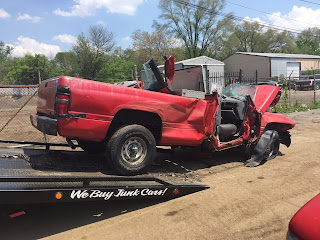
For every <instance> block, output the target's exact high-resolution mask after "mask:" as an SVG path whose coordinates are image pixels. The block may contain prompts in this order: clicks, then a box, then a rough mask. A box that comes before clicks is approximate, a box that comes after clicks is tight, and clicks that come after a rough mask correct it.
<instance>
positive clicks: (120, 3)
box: [54, 0, 144, 17]
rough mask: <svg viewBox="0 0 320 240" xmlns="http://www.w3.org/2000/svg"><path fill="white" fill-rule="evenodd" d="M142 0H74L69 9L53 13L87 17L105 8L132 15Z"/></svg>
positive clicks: (108, 10)
mask: <svg viewBox="0 0 320 240" xmlns="http://www.w3.org/2000/svg"><path fill="white" fill-rule="evenodd" d="M143 1H144V0H75V2H76V3H78V4H76V5H74V6H72V7H71V9H70V11H63V10H61V9H60V8H58V9H56V10H55V11H54V13H55V14H57V15H60V16H64V17H71V16H78V17H87V16H92V15H93V14H94V13H95V10H97V9H100V8H105V9H106V10H107V12H110V13H121V14H127V15H134V14H135V12H136V9H137V7H138V6H139V5H140V4H141V3H143Z"/></svg>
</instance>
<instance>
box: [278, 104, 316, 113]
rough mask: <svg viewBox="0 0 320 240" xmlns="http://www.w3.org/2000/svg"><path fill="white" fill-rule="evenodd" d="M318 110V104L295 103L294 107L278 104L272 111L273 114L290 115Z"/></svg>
mask: <svg viewBox="0 0 320 240" xmlns="http://www.w3.org/2000/svg"><path fill="white" fill-rule="evenodd" d="M318 108H320V102H317V103H316V104H314V103H308V104H306V103H301V104H298V103H296V104H295V105H294V106H291V107H288V106H287V104H286V103H284V104H281V103H279V104H278V105H277V106H276V107H275V108H274V109H272V110H273V112H277V113H291V112H303V111H308V110H311V109H318Z"/></svg>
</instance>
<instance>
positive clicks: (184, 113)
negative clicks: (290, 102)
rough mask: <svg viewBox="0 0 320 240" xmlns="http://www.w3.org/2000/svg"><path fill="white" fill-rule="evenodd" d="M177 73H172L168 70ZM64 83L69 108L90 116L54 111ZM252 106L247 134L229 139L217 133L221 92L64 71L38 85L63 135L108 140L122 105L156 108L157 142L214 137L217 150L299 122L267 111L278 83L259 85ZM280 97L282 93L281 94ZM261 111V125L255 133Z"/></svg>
mask: <svg viewBox="0 0 320 240" xmlns="http://www.w3.org/2000/svg"><path fill="white" fill-rule="evenodd" d="M169 75H170V78H171V77H173V76H172V73H170V74H169ZM58 86H64V87H67V88H69V89H70V100H69V106H68V114H85V118H83V117H81V118H72V117H71V118H69V117H59V116H55V110H54V108H55V102H56V96H55V94H56V91H57V90H56V89H57V87H58ZM256 87H257V91H256V95H255V98H254V102H253V103H254V105H252V106H251V107H250V108H249V110H248V112H247V118H246V121H245V123H244V127H243V130H244V131H243V135H242V136H241V137H239V138H238V139H236V140H233V141H232V142H228V143H220V141H219V140H218V139H217V137H216V136H214V125H215V117H216V113H217V111H218V109H219V101H218V94H217V93H215V94H213V95H211V96H206V99H196V98H188V97H182V96H177V95H173V94H165V93H160V92H154V91H148V90H143V89H138V88H130V87H125V86H121V85H114V84H109V83H102V82H96V81H92V80H85V79H80V78H73V77H66V76H61V77H57V78H53V79H49V80H46V81H43V82H42V83H41V85H40V88H39V94H38V108H37V112H38V114H39V115H45V116H49V117H52V118H55V119H56V120H57V121H58V124H57V125H58V133H59V135H61V136H63V137H66V138H70V139H82V140H89V141H96V142H100V141H103V140H104V139H105V137H106V135H107V132H108V129H109V126H110V124H111V122H112V120H113V118H114V116H115V115H116V114H117V113H118V112H119V111H121V110H135V111H143V112H149V113H152V114H157V115H158V116H159V118H160V119H161V123H162V128H161V138H160V140H159V141H158V142H157V144H158V145H168V146H174V145H181V146H198V145H200V144H201V143H202V142H203V141H204V140H205V139H207V138H210V142H211V144H212V145H213V148H214V149H215V150H217V151H219V150H223V149H226V148H230V147H234V146H239V145H241V144H242V143H243V141H244V140H251V139H253V141H255V140H257V139H258V138H259V137H260V136H261V134H262V132H263V130H264V129H265V126H266V125H267V124H269V123H279V124H280V125H281V129H280V128H279V129H277V130H278V131H280V132H281V131H286V130H288V129H291V128H293V126H294V125H295V123H294V122H293V121H292V120H291V119H289V118H287V117H285V116H283V115H281V114H273V113H268V112H265V111H266V110H267V109H268V107H269V106H270V104H271V103H274V102H275V99H276V98H277V95H278V93H279V91H280V88H279V87H274V86H269V85H260V86H256ZM276 100H277V99H276ZM256 117H257V118H259V122H260V127H261V128H260V131H258V134H257V135H256V136H254V137H252V131H253V129H254V128H255V125H256V124H257V122H256Z"/></svg>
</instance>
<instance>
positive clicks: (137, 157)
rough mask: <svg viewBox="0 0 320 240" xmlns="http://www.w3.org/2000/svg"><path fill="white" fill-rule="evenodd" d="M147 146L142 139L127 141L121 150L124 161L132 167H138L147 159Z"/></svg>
mask: <svg viewBox="0 0 320 240" xmlns="http://www.w3.org/2000/svg"><path fill="white" fill-rule="evenodd" d="M146 155H147V144H146V143H145V141H143V139H142V138H140V137H131V138H129V139H127V140H126V141H125V142H124V144H123V145H122V148H121V157H122V159H123V160H124V161H125V162H126V163H128V164H130V165H138V164H140V163H141V162H143V160H144V159H145V158H146Z"/></svg>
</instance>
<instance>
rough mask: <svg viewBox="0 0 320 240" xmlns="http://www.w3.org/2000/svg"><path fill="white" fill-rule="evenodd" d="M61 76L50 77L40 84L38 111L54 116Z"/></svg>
mask: <svg viewBox="0 0 320 240" xmlns="http://www.w3.org/2000/svg"><path fill="white" fill-rule="evenodd" d="M58 81H59V78H58V77H57V78H50V79H48V80H46V81H43V82H42V83H41V84H40V87H39V92H38V101H37V112H38V113H41V114H44V115H47V116H54V104H55V97H56V91H57V86H58Z"/></svg>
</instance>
